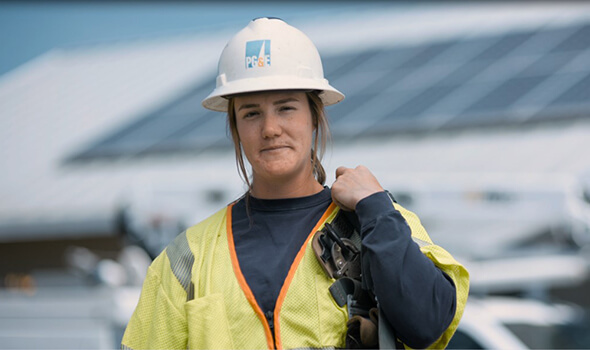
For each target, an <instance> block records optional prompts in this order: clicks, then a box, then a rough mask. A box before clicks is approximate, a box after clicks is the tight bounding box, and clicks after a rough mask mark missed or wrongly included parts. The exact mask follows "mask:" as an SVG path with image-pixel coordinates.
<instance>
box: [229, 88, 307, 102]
mask: <svg viewBox="0 0 590 350" xmlns="http://www.w3.org/2000/svg"><path fill="white" fill-rule="evenodd" d="M292 98H295V99H297V100H299V101H304V100H305V99H306V96H305V92H303V91H300V90H280V91H260V92H251V93H246V94H240V95H238V96H236V97H235V102H236V105H240V104H243V103H256V104H259V103H264V102H270V103H272V102H275V101H280V100H285V99H292Z"/></svg>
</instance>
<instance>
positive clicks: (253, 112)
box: [242, 111, 259, 119]
mask: <svg viewBox="0 0 590 350" xmlns="http://www.w3.org/2000/svg"><path fill="white" fill-rule="evenodd" d="M258 114H259V113H258V111H250V112H247V113H246V114H244V115H242V119H248V118H252V117H255V116H257V115H258Z"/></svg>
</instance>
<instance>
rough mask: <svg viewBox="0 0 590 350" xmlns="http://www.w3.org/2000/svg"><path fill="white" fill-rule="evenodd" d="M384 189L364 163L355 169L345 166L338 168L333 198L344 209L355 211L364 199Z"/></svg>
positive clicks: (333, 187) (333, 185)
mask: <svg viewBox="0 0 590 350" xmlns="http://www.w3.org/2000/svg"><path fill="white" fill-rule="evenodd" d="M382 191H384V190H383V187H381V184H379V181H377V178H376V177H375V176H374V175H373V174H372V173H371V171H370V170H369V169H368V168H367V167H365V166H363V165H359V166H357V167H356V168H354V169H351V168H346V167H343V166H341V167H339V168H338V169H336V181H334V183H333V184H332V200H334V202H335V203H336V204H337V205H338V206H339V207H340V208H341V209H343V210H348V211H353V210H354V209H355V208H356V205H357V204H358V202H360V201H361V200H362V199H364V198H367V197H368V196H370V195H372V194H374V193H377V192H382Z"/></svg>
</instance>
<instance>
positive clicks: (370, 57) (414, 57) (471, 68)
mask: <svg viewBox="0 0 590 350" xmlns="http://www.w3.org/2000/svg"><path fill="white" fill-rule="evenodd" d="M323 62H324V67H325V68H324V69H325V75H326V77H327V78H328V79H330V83H331V84H332V85H333V86H335V87H336V88H338V89H339V90H340V91H342V92H344V93H345V94H346V99H345V100H344V101H343V102H341V103H339V104H337V105H334V106H331V107H328V108H327V112H328V115H329V118H330V125H331V130H332V134H333V136H334V139H335V140H347V139H350V138H361V137H373V136H376V135H388V134H395V133H408V132H423V133H430V132H437V131H441V130H455V129H464V128H469V127H485V126H492V125H500V126H508V127H510V126H517V125H523V124H526V123H534V122H544V121H547V120H564V119H568V118H581V117H583V118H588V117H590V113H589V112H590V23H578V24H574V25H569V26H565V27H559V28H541V29H537V30H526V31H518V32H508V33H504V34H500V35H489V36H485V37H472V38H456V39H448V40H445V41H438V42H430V43H424V44H420V45H408V46H397V47H391V48H379V49H370V50H364V51H353V52H349V53H345V54H339V55H333V56H326V57H324V58H323ZM214 81H215V78H214V76H211V77H210V79H208V82H207V83H206V84H201V85H198V86H195V88H194V89H192V90H191V91H189V92H187V93H186V94H185V95H184V96H180V97H179V98H177V99H176V100H173V101H170V103H168V104H166V105H165V106H162V107H161V108H159V109H157V110H154V111H153V112H151V113H149V114H148V115H145V116H142V117H141V118H139V119H137V120H135V121H133V122H132V123H130V124H129V125H127V126H125V127H123V128H121V129H120V130H118V131H117V132H115V133H113V134H111V135H108V136H106V137H105V138H104V139H103V140H101V141H100V142H98V143H96V144H95V145H93V146H92V147H90V148H88V149H86V150H84V151H83V152H81V153H78V154H77V155H75V156H74V157H72V158H71V159H70V160H84V159H93V158H97V157H113V156H114V157H116V156H125V157H129V156H135V155H145V154H154V153H162V152H165V153H166V152H184V151H187V152H191V153H195V152H198V151H207V150H211V149H215V148H219V147H230V145H231V144H230V141H229V138H228V137H227V132H226V126H225V119H224V118H223V117H221V116H220V115H219V113H217V112H210V111H207V110H205V109H203V108H202V107H201V100H202V99H203V98H204V97H205V96H207V94H208V93H209V92H210V91H211V89H212V88H213V87H214V85H215V83H214Z"/></svg>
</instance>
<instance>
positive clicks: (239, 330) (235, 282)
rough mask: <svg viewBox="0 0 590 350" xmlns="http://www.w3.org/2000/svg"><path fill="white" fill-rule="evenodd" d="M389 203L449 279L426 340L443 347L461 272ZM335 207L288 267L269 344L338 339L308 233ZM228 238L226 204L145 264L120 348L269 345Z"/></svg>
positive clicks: (463, 289) (338, 326)
mask: <svg viewBox="0 0 590 350" xmlns="http://www.w3.org/2000/svg"><path fill="white" fill-rule="evenodd" d="M394 206H395V208H396V209H397V210H398V211H400V213H401V214H402V216H403V217H404V218H405V220H406V221H407V223H408V225H409V226H410V228H411V231H412V237H413V238H414V240H415V241H417V242H418V245H419V246H420V247H421V248H420V249H421V251H422V252H423V253H424V254H425V255H426V256H427V257H428V258H430V259H431V260H432V261H433V262H434V263H435V264H436V266H438V267H439V268H440V269H441V270H443V271H444V272H446V273H447V274H448V275H449V276H450V277H451V278H452V279H453V281H454V282H455V286H456V290H457V310H456V313H455V318H454V319H453V321H452V323H451V325H450V326H449V328H448V329H447V330H446V331H445V333H444V334H443V335H442V336H441V337H440V339H439V340H437V342H435V343H434V344H432V345H431V348H444V347H445V346H446V344H447V343H448V341H449V340H450V338H451V337H452V335H453V334H454V332H455V330H456V328H457V325H458V323H459V320H460V318H461V315H462V314H463V309H464V307H465V302H466V300H467V294H468V288H469V282H468V278H469V277H468V273H467V271H466V270H465V269H464V268H463V267H462V266H461V265H460V264H459V263H458V262H457V261H455V259H454V258H453V257H452V256H451V255H450V254H449V253H448V252H446V251H445V250H444V249H442V248H441V247H438V246H436V245H434V244H432V241H431V240H430V238H429V237H428V234H427V233H426V230H425V229H424V228H423V227H422V225H421V223H420V221H419V219H418V218H417V216H416V215H414V214H413V213H412V212H410V211H407V210H406V209H404V208H403V207H401V206H399V205H397V204H394ZM336 213H337V208H336V207H335V206H334V205H331V206H330V208H329V209H328V211H327V212H326V214H324V217H323V218H322V219H321V220H320V222H319V223H318V225H317V226H316V228H314V230H313V232H312V233H310V237H309V238H308V240H307V241H306V244H305V245H304V246H303V247H302V249H301V251H300V252H299V254H298V255H297V258H296V259H295V262H294V264H293V266H292V267H291V270H290V271H289V274H288V277H287V279H286V281H285V284H284V286H283V289H282V290H281V294H280V295H279V300H278V301H277V308H276V309H275V314H274V321H275V324H274V327H275V333H276V336H275V338H276V346H277V348H304V347H309V348H322V347H344V345H345V339H344V337H345V333H346V321H347V320H348V315H347V311H346V307H344V308H341V307H339V306H338V305H337V304H336V302H335V301H334V299H333V298H332V296H331V295H330V293H329V290H328V287H329V286H330V285H331V283H332V282H333V280H331V279H329V278H327V277H326V275H325V273H324V271H323V270H322V268H321V266H320V265H319V263H318V261H317V259H316V257H315V255H314V254H313V251H312V249H311V239H310V238H311V236H312V235H313V233H315V230H317V229H321V227H322V226H323V224H324V223H325V222H329V221H331V220H332V219H333V218H334V217H335V215H336ZM232 240H233V238H232V235H231V206H230V207H228V208H224V209H222V210H220V211H219V212H217V213H216V214H214V215H213V216H211V217H210V218H208V219H206V220H205V221H203V222H201V223H200V224H198V225H196V226H194V227H192V228H190V229H188V230H187V231H186V232H185V233H183V234H181V235H179V236H178V237H177V238H176V239H175V241H174V242H173V243H172V244H171V245H170V246H169V247H168V248H167V249H166V250H165V251H164V252H163V253H162V254H161V255H160V256H159V257H158V258H156V259H155V260H154V262H153V263H152V265H151V266H150V268H149V271H148V274H147V276H146V280H145V282H144V286H143V289H142V293H141V297H140V300H139V303H138V306H137V308H136V310H135V312H134V314H133V316H132V318H131V320H130V322H129V324H128V326H127V329H126V331H125V335H124V337H123V342H122V348H125V349H127V348H129V349H180V348H182V349H186V348H191V349H193V348H194V349H212V348H216V349H220V348H223V349H231V348H234V349H235V348H242V349H243V348H248V349H261V348H269V347H272V346H273V337H272V335H271V334H270V328H269V327H268V324H267V321H266V319H265V317H264V315H262V312H261V311H260V309H259V308H258V306H257V304H256V301H255V300H254V297H253V295H252V293H251V292H250V291H249V288H248V287H247V284H246V283H245V280H244V278H243V276H242V275H241V272H240V270H239V264H237V258H236V257H235V251H233V244H232ZM187 274H188V275H190V279H189V278H187ZM189 280H190V281H189Z"/></svg>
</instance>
